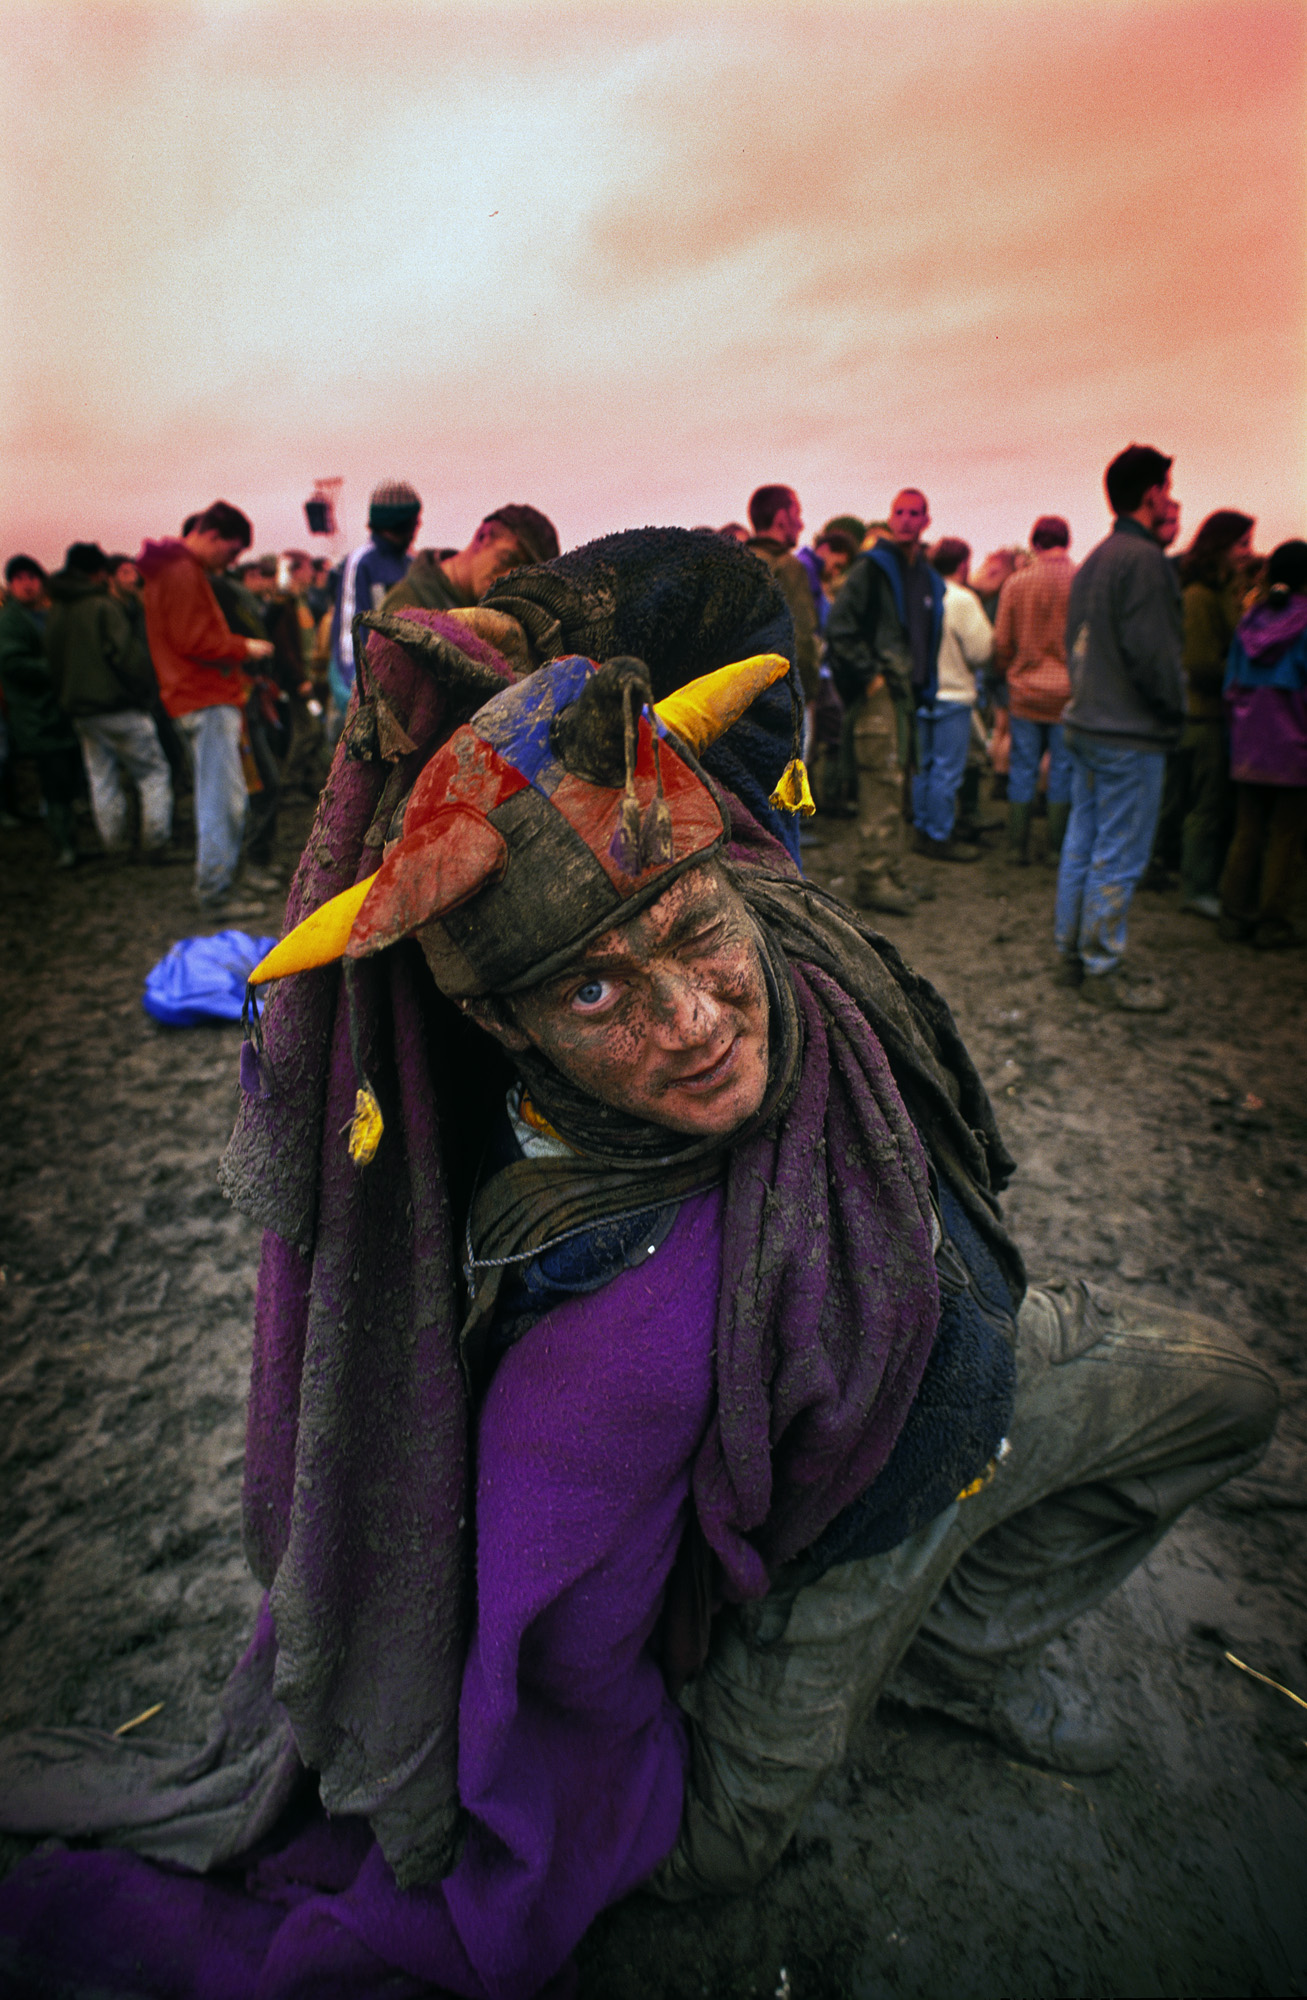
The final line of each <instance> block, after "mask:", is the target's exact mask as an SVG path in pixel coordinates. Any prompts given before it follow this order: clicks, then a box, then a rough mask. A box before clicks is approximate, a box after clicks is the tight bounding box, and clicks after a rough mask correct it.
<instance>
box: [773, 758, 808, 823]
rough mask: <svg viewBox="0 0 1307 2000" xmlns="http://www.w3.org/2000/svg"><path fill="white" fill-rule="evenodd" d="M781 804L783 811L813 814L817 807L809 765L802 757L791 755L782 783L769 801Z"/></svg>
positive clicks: (777, 804)
mask: <svg viewBox="0 0 1307 2000" xmlns="http://www.w3.org/2000/svg"><path fill="white" fill-rule="evenodd" d="M768 803H769V804H771V805H774V806H779V808H780V810H781V811H782V812H792V813H794V812H797V813H804V814H806V815H811V814H812V813H815V812H816V810H817V808H816V806H815V805H814V803H813V798H812V790H811V787H810V786H809V784H808V767H807V765H806V764H805V763H804V761H803V759H802V757H791V759H790V761H789V763H788V764H787V765H786V766H785V769H784V770H783V771H782V772H781V777H780V783H779V784H778V785H777V787H776V790H775V791H774V792H773V793H772V795H771V798H770V800H769V802H768Z"/></svg>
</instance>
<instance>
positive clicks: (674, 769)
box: [549, 717, 722, 895]
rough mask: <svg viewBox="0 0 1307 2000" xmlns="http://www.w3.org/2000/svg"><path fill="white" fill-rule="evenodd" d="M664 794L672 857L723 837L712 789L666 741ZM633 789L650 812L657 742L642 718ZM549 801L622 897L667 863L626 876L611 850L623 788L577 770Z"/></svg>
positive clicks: (655, 788) (681, 858)
mask: <svg viewBox="0 0 1307 2000" xmlns="http://www.w3.org/2000/svg"><path fill="white" fill-rule="evenodd" d="M662 766H663V794H664V797H665V798H666V800H667V804H668V806H669V808H670V810H671V815H672V858H673V860H674V861H684V860H686V859H687V858H688V857H689V856H690V855H692V854H697V853H699V852H700V850H701V849H703V848H706V847H711V846H712V844H713V842H714V841H715V840H720V839H721V836H722V816H721V813H720V812H719V811H718V809H717V802H716V800H715V799H714V798H713V796H712V794H711V792H709V791H708V790H707V788H706V787H705V786H704V785H703V783H702V782H701V780H700V779H698V778H696V776H695V775H694V772H693V771H692V770H691V769H690V768H689V766H688V765H687V764H683V763H682V762H681V760H680V758H679V757H678V756H677V754H676V752H675V751H674V750H673V749H671V747H670V746H669V745H668V744H667V743H666V742H664V744H663V746H662ZM635 790H636V796H637V797H638V798H639V801H640V810H641V812H642V813H643V812H647V811H648V809H649V807H650V806H651V805H652V804H653V802H654V800H655V798H656V797H657V795H658V784H657V780H656V778H655V776H654V761H653V742H652V739H651V737H650V734H649V724H648V722H647V721H646V720H644V718H643V717H642V718H641V722H640V747H639V753H638V755H637V757H636V765H635ZM549 803H550V805H551V806H553V808H554V809H555V811H556V812H560V813H561V814H562V815H563V818H564V819H565V820H566V821H567V823H568V825H569V826H570V827H571V828H572V829H573V831H574V832H576V833H577V834H579V836H580V838H581V839H582V840H583V841H584V842H585V844H586V846H587V847H588V848H589V849H590V852H591V853H592V854H593V855H594V857H595V860H596V861H597V862H598V863H599V865H600V867H601V868H602V869H603V871H604V873H605V874H606V875H607V876H608V879H609V880H610V882H612V884H613V886H614V888H616V889H618V890H620V892H621V893H622V894H623V895H630V894H631V892H632V890H633V889H635V888H636V887H638V886H642V885H643V884H644V883H646V882H647V881H649V879H650V878H651V877H652V876H654V875H657V874H660V873H661V872H662V871H663V869H665V868H666V867H667V865H668V864H667V863H666V862H660V863H659V864H657V866H655V867H653V868H647V869H645V871H644V872H643V874H640V875H628V874H626V873H625V871H624V870H623V869H621V868H619V867H618V865H617V863H616V862H615V861H614V860H613V857H612V855H611V854H610V853H609V851H608V850H609V847H610V846H611V844H612V838H613V835H614V833H615V832H616V831H617V822H618V819H619V818H620V816H621V811H622V789H621V787H620V786H612V787H609V786H599V785H592V784H590V783H588V782H587V780H586V779H584V778H578V777H576V776H575V775H574V774H573V773H571V772H569V773H568V775H567V776H566V777H565V778H563V779H561V780H560V782H559V783H558V784H557V785H556V786H555V787H554V790H553V792H552V793H551V795H550V800H549Z"/></svg>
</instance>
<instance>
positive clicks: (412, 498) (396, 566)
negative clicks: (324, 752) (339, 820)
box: [327, 479, 422, 741]
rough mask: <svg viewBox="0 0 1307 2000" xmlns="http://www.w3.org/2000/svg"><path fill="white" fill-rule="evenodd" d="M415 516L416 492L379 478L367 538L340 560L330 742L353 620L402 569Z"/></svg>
mask: <svg viewBox="0 0 1307 2000" xmlns="http://www.w3.org/2000/svg"><path fill="white" fill-rule="evenodd" d="M421 519H422V500H421V496H420V495H419V494H418V493H417V492H416V491H415V489H414V488H413V487H412V486H410V485H409V484H408V481H407V480H404V479H384V480H383V481H382V482H381V484H380V486H377V487H375V488H374V489H373V493H372V498H371V499H370V500H369V501H368V540H367V541H366V542H364V543H363V544H362V546H361V547H360V548H357V549H351V550H350V553H349V554H348V555H347V556H346V558H345V560H344V562H343V563H342V564H341V567H340V574H339V577H338V580H337V585H336V602H335V604H334V606H333V608H332V618H331V649H330V654H329V664H328V670H327V677H328V681H329V683H330V687H331V700H332V716H331V725H330V727H331V732H332V740H333V741H334V740H335V737H336V736H338V735H339V734H340V730H341V727H342V725H343V723H344V720H345V711H346V709H347V708H348V707H349V698H350V693H351V691H352V689H353V686H354V620H355V618H356V617H357V616H358V615H359V613H360V612H361V611H376V610H377V609H378V608H379V607H380V604H381V601H382V599H383V598H384V597H385V595H386V592H387V591H388V590H389V589H390V587H391V585H392V584H396V583H398V582H399V580H400V578H401V577H402V576H404V575H405V574H406V573H407V570H408V566H409V550H410V549H411V548H412V546H413V537H414V536H415V535H416V533H417V531H418V523H419V522H420V521H421Z"/></svg>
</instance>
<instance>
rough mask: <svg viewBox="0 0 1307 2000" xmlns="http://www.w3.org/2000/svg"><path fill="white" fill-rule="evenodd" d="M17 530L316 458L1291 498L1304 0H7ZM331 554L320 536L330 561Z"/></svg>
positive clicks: (535, 471)
mask: <svg viewBox="0 0 1307 2000" xmlns="http://www.w3.org/2000/svg"><path fill="white" fill-rule="evenodd" d="M0 27H3V33H4V45H5V56H4V61H3V66H2V69H0V76H2V78H3V84H2V88H3V109H2V112H0V129H2V130H3V138H2V139H0V149H2V154H0V156H2V157H3V161H4V167H5V183H4V201H3V214H4V221H3V225H0V226H2V227H3V231H4V252H3V256H4V275H5V281H6V282H5V318H6V324H5V328H4V353H5V357H6V358H5V362H4V373H3V376H2V377H0V423H2V427H3V446H2V450H3V468H4V470H3V485H2V486H0V522H2V524H3V525H2V528H0V541H2V543H3V550H2V552H3V553H4V554H9V553H12V552H13V551H14V550H16V549H26V550H29V551H30V552H31V553H33V554H35V555H37V556H38V557H40V558H41V559H42V560H44V561H47V562H49V561H52V560H57V559H58V558H59V556H60V554H61V552H62V549H63V546H64V544H65V543H66V542H67V541H68V540H70V539H72V538H73V537H74V536H78V537H81V536H88V537H95V538H97V539H99V540H100V541H102V542H103V543H104V544H105V545H106V546H114V547H134V546H135V545H136V543H137V542H138V541H139V539H140V537H141V536H142V535H143V534H157V533H167V532H174V531H175V530H176V528H177V526H178V524H179V522H180V519H181V516H182V515H183V514H184V513H186V512H188V511H189V510H190V509H192V508H193V507H196V506H200V505H203V504H205V503H206V502H207V501H209V500H210V499H212V498H214V497H215V496H217V495H218V494H221V495H223V496H224V497H226V498H228V499H231V500H233V501H235V502H236V503H237V504H238V505H240V506H242V507H244V508H245V509H246V511H247V512H248V513H249V514H250V515H251V516H252V518H253V521H254V527H255V546H256V549H259V550H263V549H268V548H274V547H285V546H288V545H290V544H295V543H301V544H302V543H303V542H304V541H305V539H306V535H305V528H304V521H303V514H302V512H301V506H302V502H303V501H304V499H305V498H306V497H307V495H308V494H309V492H310V491H311V489H312V485H313V480H314V478H315V476H318V475H327V474H339V475H342V476H343V477H344V479H345V482H346V484H345V517H346V528H347V530H348V533H349V536H350V538H351V539H358V538H359V536H360V534H361V530H362V525H363V518H364V511H365V507H366V498H367V493H368V491H369V489H370V488H371V486H372V485H374V484H375V483H376V482H377V481H378V480H379V479H382V478H386V477H403V478H408V479H410V480H412V481H413V482H414V484H415V485H416V486H417V487H418V489H419V491H420V492H421V493H422V495H423V498H424V501H425V520H424V524H423V529H422V532H421V535H420V540H421V541H422V542H423V543H424V544H426V543H431V542H435V543H461V542H462V541H464V540H465V539H466V537H467V535H468V533H469V531H470V529H471V528H472V527H473V525H474V524H475V523H476V521H477V520H478V519H479V518H480V517H481V516H482V515H483V514H484V513H486V512H487V511H488V510H489V509H490V508H492V507H495V506H499V505H501V504H502V503H503V502H505V501H506V500H529V501H531V502H533V503H534V504H536V505H537V506H540V507H543V508H544V509H545V511H546V512H547V513H549V514H550V515H551V516H552V518H553V519H554V520H555V522H556V523H557V526H558V529H559V533H560V536H561V538H562V541H563V544H564V546H569V545H571V544H574V543H576V542H580V541H584V540H587V539H588V538H589V537H591V536H592V535H596V534H601V533H604V532H607V531H608V530H610V529H613V528H622V527H630V526H633V525H639V524H642V523H644V522H648V521H656V522H680V523H684V524H686V525H693V524H695V523H697V522H714V523H716V522H720V521H723V520H725V519H727V518H729V517H732V516H735V517H739V516H741V515H742V514H743V511H744V505H745V501H746V499H747V496H748V493H749V491H750V490H751V488H752V487H753V486H755V485H757V484H759V483H761V482H763V481H765V480H774V479H780V480H787V481H789V482H791V483H793V484H794V485H795V486H796V487H797V488H798V490H799V493H800V496H801V498H802V500H803V503H804V508H805V512H806V515H807V519H808V521H809V524H810V525H816V524H817V523H819V522H820V521H821V520H823V519H824V518H826V517H827V516H828V515H830V514H832V513H835V512H837V511H843V510H846V509H851V510H852V511H855V512H858V513H861V514H863V515H864V516H867V517H870V516H871V515H873V514H876V513H880V512H882V511H884V509H885V508H886V506H887V504H888V501H889V498H890V495H891V494H892V493H893V491H894V490H895V489H896V487H898V486H900V485H903V484H905V483H912V484H914V485H919V486H922V487H924V488H925V490H926V492H927V493H928V495H929V496H930V500H931V504H932V511H933V514H934V519H935V525H936V528H937V530H938V531H940V532H948V533H960V534H962V535H964V536H966V537H967V539H969V540H971V541H973V542H974V543H976V544H978V545H980V546H981V547H984V548H987V547H990V546H993V545H994V544H996V543H998V542H1002V541H1014V540H1023V539H1024V538H1025V535H1026V533H1027V532H1028V530H1029V527H1030V524H1031V521H1032V520H1033V518H1034V516H1035V515H1036V514H1037V513H1040V512H1044V511H1055V512H1059V513H1064V514H1066V515H1067V516H1068V517H1069V518H1070V520H1071V522H1072V527H1073V531H1074V537H1075V549H1076V550H1077V551H1078V552H1079V553H1080V554H1083V553H1084V552H1085V551H1086V549H1087V548H1088V547H1089V546H1090V545H1091V544H1092V543H1093V542H1094V541H1096V540H1097V539H1098V537H1099V536H1100V535H1101V534H1102V533H1103V532H1104V530H1105V527H1106V525H1107V522H1106V513H1105V508H1104V503H1103V500H1102V489H1101V476H1102V470H1103V467H1104V465H1105V464H1106V462H1107V460H1108V459H1109V458H1110V457H1111V456H1112V454H1113V453H1114V452H1115V451H1117V450H1118V449H1120V447H1121V446H1122V445H1123V444H1125V443H1127V442H1129V441H1130V440H1131V439H1137V440H1140V441H1142V442H1148V443H1155V444H1157V445H1158V446H1160V447H1161V448H1162V449H1163V450H1166V451H1168V452H1173V453H1174V454H1175V459H1176V465H1175V475H1174V477H1175V488H1176V491H1177V493H1178V494H1179V496H1180V498H1181V500H1182V501H1183V503H1184V524H1183V528H1182V541H1183V540H1186V539H1187V538H1188V535H1189V534H1190V533H1191V532H1192V530H1193V529H1194V528H1195V527H1196V526H1197V524H1198V522H1199V520H1200V519H1201V518H1202V516H1203V515H1204V514H1205V513H1207V512H1208V511H1209V510H1210V509H1211V508H1213V507H1216V506H1238V507H1241V508H1244V509H1246V510H1247V511H1248V512H1250V513H1254V514H1256V515H1257V516H1258V521H1259V526H1258V535H1257V540H1258V544H1259V546H1261V547H1264V548H1265V547H1269V546H1271V545H1272V544H1273V543H1274V542H1275V541H1277V540H1280V539H1282V538H1284V537H1285V536H1287V535H1290V534H1300V533H1302V532H1303V531H1304V529H1305V528H1307V509H1305V508H1304V461H1305V433H1304V386H1305V385H1304V373H1305V366H1307V364H1305V346H1304V271H1305V269H1307V264H1305V260H1304V250H1305V248H1307V232H1305V230H1304V207H1305V205H1307V204H1305V198H1304V175H1303V151H1302V131H1303V120H1304V109H1305V108H1307V107H1305V105H1304V95H1305V93H1304V74H1305V69H1307V64H1305V61H1304V55H1305V48H1307V13H1304V10H1303V9H1302V8H1301V7H1300V6H1298V5H1296V4H1289V5H1283V4H1266V5H1262V4H1256V0H1239V4H1212V5H1200V4H1193V5H1190V4H1184V0H1176V3H1175V4H1164V3H1163V0H1157V4H1137V0H1084V4H1074V3H1073V0H1072V3H1071V4H1043V5H1033V6H1032V5H1004V4H993V5H991V4H963V5H959V4H955V5H945V6H931V5H924V4H922V5H906V4H904V5H888V4H887V5H876V4H855V3H854V0H848V3H847V4H838V0H826V4H822V5H815V4H814V5H793V6H788V7H787V6H784V5H777V4H775V3H774V0H767V4H765V5H763V4H759V5H757V6H755V7H745V6H741V5H726V6H713V5H711V4H705V5H696V6H689V5H685V6H679V5H668V6H663V7H645V6H640V5H636V4H610V5H607V6H600V7H594V8H582V7H579V6H566V5H565V6H556V5H555V6H550V7H543V6H542V7H534V6H529V5H526V4H516V5H515V4H505V5H502V6H494V5H468V4H464V5H463V6H461V7H459V8H457V9H448V10H446V9H442V8H439V7H430V6H424V7H420V8H418V7H414V8H400V7H389V6H357V5H356V6H352V7H346V6H337V7H332V6H316V7H307V8H295V7H291V6H285V5H266V4H258V0H253V4H237V0H229V4H224V0H209V4H202V5H189V6H188V5H186V4H181V3H180V0H170V4H169V5H167V6H166V7H162V6H123V7H108V6H105V7H91V6H85V5H45V6H27V7H18V6H14V5H12V4H4V5H0ZM317 546H319V547H321V546H323V545H322V544H318V545H317Z"/></svg>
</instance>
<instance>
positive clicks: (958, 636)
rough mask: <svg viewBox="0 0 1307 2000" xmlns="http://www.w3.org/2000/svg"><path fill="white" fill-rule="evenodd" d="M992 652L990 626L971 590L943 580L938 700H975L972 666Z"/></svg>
mask: <svg viewBox="0 0 1307 2000" xmlns="http://www.w3.org/2000/svg"><path fill="white" fill-rule="evenodd" d="M993 651H994V628H993V626H992V625H991V624H990V622H989V620H988V618H986V616H985V614H984V612H983V610H982V609H981V605H980V599H979V598H978V597H977V596H976V594H975V592H974V591H971V590H967V589H965V588H964V587H963V586H962V585H961V584H960V583H953V582H952V581H951V580H950V579H948V578H945V581H944V627H943V630H942V632H941V633H940V640H939V693H938V695H937V697H936V699H937V700H939V701H961V702H965V703H966V704H967V706H968V707H969V708H973V707H974V706H975V701H976V669H977V668H978V667H983V666H984V665H985V663H986V661H987V660H988V659H989V658H990V656H991V654H992V653H993Z"/></svg>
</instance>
